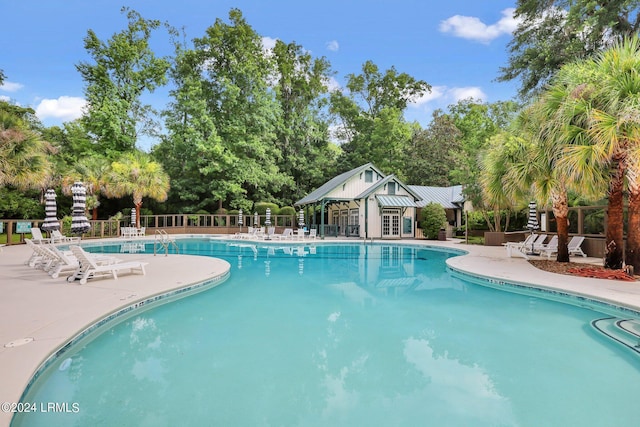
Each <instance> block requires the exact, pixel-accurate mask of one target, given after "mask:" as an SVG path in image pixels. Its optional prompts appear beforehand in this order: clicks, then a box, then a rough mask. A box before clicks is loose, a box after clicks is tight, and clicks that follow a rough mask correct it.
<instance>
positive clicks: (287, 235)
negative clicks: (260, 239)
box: [273, 228, 293, 240]
mask: <svg viewBox="0 0 640 427" xmlns="http://www.w3.org/2000/svg"><path fill="white" fill-rule="evenodd" d="M273 237H274V238H277V239H279V240H290V239H292V238H293V229H292V228H285V229H284V231H283V232H282V234H274V235H273Z"/></svg>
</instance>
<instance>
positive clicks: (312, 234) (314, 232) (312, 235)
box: [309, 228, 318, 240]
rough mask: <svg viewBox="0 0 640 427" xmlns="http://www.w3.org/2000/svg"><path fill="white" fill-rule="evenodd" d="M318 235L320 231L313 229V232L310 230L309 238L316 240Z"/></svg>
mask: <svg viewBox="0 0 640 427" xmlns="http://www.w3.org/2000/svg"><path fill="white" fill-rule="evenodd" d="M317 235H318V230H316V229H315V228H312V229H311V230H309V238H310V239H313V240H316V237H317Z"/></svg>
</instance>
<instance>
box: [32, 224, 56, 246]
mask: <svg viewBox="0 0 640 427" xmlns="http://www.w3.org/2000/svg"><path fill="white" fill-rule="evenodd" d="M31 241H32V242H33V243H36V244H38V245H40V244H42V243H49V242H51V239H48V238H46V237H44V236H43V235H42V230H40V229H39V228H38V227H31Z"/></svg>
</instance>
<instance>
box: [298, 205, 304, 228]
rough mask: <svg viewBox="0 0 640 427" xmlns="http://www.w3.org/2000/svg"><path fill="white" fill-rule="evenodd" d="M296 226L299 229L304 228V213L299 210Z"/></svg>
mask: <svg viewBox="0 0 640 427" xmlns="http://www.w3.org/2000/svg"><path fill="white" fill-rule="evenodd" d="M298 226H299V227H300V228H302V227H304V211H303V210H302V208H300V216H299V217H298Z"/></svg>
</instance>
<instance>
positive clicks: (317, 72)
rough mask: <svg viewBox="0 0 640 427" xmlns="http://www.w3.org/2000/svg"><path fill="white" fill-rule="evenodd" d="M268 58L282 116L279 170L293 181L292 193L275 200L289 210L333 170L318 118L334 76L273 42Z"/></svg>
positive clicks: (324, 126)
mask: <svg viewBox="0 0 640 427" xmlns="http://www.w3.org/2000/svg"><path fill="white" fill-rule="evenodd" d="M272 54H273V60H274V64H275V80H276V81H277V83H276V85H275V94H276V101H277V103H278V106H279V110H280V115H279V120H278V124H277V127H276V145H277V147H278V150H279V151H280V155H281V157H280V159H279V161H278V168H279V169H280V170H281V171H282V172H283V173H285V174H287V175H289V176H290V177H291V178H292V181H293V182H292V184H293V186H292V187H283V189H282V193H281V195H280V197H279V198H280V200H282V201H283V203H286V204H290V203H292V202H293V201H295V200H297V199H299V198H301V197H302V196H304V195H305V194H306V193H308V192H309V191H310V190H312V189H314V188H316V187H318V186H320V185H321V184H322V183H324V182H325V181H326V178H327V176H328V175H327V174H328V173H331V169H333V168H332V167H331V163H332V161H333V156H332V151H331V150H330V149H329V144H330V142H329V131H328V130H329V123H328V120H327V118H325V117H323V114H322V111H323V107H324V105H325V103H326V101H327V99H326V96H324V95H325V94H327V93H328V88H327V85H328V83H329V79H330V77H331V75H332V72H331V66H330V64H329V62H328V61H327V59H326V58H324V57H322V58H313V57H312V56H311V54H310V53H309V52H308V51H305V50H304V49H303V47H302V46H300V45H298V44H296V43H288V44H287V43H284V42H282V41H280V40H277V41H276V44H275V46H274V48H273V52H272ZM327 169H329V170H327Z"/></svg>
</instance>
